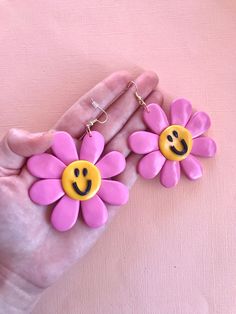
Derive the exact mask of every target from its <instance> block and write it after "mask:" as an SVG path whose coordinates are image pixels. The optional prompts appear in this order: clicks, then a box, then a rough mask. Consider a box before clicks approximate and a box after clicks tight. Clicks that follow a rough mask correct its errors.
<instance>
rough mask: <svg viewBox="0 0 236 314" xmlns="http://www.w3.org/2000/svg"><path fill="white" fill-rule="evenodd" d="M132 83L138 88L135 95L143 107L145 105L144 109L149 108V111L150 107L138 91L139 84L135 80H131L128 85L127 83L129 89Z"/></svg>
mask: <svg viewBox="0 0 236 314" xmlns="http://www.w3.org/2000/svg"><path fill="white" fill-rule="evenodd" d="M132 85H134V87H135V89H136V91H135V93H134V95H135V97H136V99H137V101H138V103H139V105H140V106H142V107H144V109H145V110H147V112H149V110H148V107H147V104H146V103H145V101H144V100H143V98H142V96H140V95H139V93H138V86H137V84H136V83H135V82H134V81H130V82H129V83H128V85H127V89H129V88H130V87H131V86H132Z"/></svg>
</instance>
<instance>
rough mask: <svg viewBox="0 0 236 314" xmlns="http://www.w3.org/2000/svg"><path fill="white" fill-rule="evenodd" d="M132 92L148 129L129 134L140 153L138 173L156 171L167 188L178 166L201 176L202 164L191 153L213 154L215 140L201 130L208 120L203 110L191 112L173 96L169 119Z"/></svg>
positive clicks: (148, 175) (150, 175)
mask: <svg viewBox="0 0 236 314" xmlns="http://www.w3.org/2000/svg"><path fill="white" fill-rule="evenodd" d="M130 84H134V85H135V88H136V92H135V96H136V98H137V100H138V102H139V104H140V105H142V106H143V107H144V112H143V119H144V122H145V124H146V125H147V128H148V129H149V131H137V132H134V133H132V134H131V135H130V136H129V139H128V142H129V146H130V148H131V150H132V151H133V152H135V153H137V154H141V155H144V156H143V157H142V158H141V160H140V162H139V164H138V173H139V174H140V175H141V176H142V177H143V178H145V179H152V178H154V177H155V176H157V175H158V174H159V173H160V182H161V184H162V185H163V186H165V187H167V188H170V187H173V186H175V185H176V184H177V183H178V182H179V179H180V170H181V169H182V170H183V172H184V173H185V175H186V176H187V178H189V179H190V180H196V179H198V178H200V177H201V176H202V166H201V164H200V162H199V161H198V160H197V158H196V157H195V156H200V157H213V156H214V155H215V153H216V144H215V142H214V141H213V140H212V139H211V138H209V137H206V136H203V133H204V132H205V131H206V130H208V129H209V127H210V125H211V122H210V118H209V116H208V115H207V114H206V113H205V112H196V113H194V114H193V113H192V105H191V103H190V102H189V101H188V100H186V99H177V100H175V101H173V103H172V104H171V106H170V121H169V120H168V118H167V116H166V114H165V112H164V111H163V110H162V108H161V107H160V106H159V105H158V104H155V103H151V104H149V105H146V103H145V102H144V101H143V99H142V97H141V96H140V95H139V94H138V92H137V86H136V84H135V82H131V83H130Z"/></svg>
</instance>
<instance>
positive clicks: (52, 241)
mask: <svg viewBox="0 0 236 314" xmlns="http://www.w3.org/2000/svg"><path fill="white" fill-rule="evenodd" d="M129 80H130V77H129V75H128V74H127V73H125V72H118V73H115V74H113V75H111V76H110V77H108V78H107V79H106V80H105V81H103V82H101V83H100V84H98V85H97V86H96V87H95V88H93V89H92V90H91V91H90V92H89V93H88V94H86V95H84V96H83V97H81V98H80V100H79V101H78V102H77V103H76V104H75V105H73V106H72V107H71V108H70V109H69V110H68V111H67V112H66V113H65V114H64V116H63V117H62V118H61V119H60V120H59V121H58V123H57V124H56V126H55V127H54V128H55V129H56V130H64V131H67V132H68V133H70V134H71V135H72V136H73V137H74V138H79V137H80V136H81V135H82V133H83V132H84V124H85V123H86V122H87V121H88V120H90V119H91V118H93V117H94V115H96V114H98V112H95V111H94V109H93V108H91V106H90V97H92V98H94V99H95V100H96V101H97V102H98V103H99V104H100V105H101V106H102V107H103V108H106V110H107V112H108V114H109V121H108V122H107V123H106V124H103V125H100V124H97V125H95V126H94V127H93V129H94V130H98V131H99V132H101V133H102V134H103V135H104V137H105V141H106V146H105V150H104V152H108V151H111V150H118V151H120V152H122V153H123V154H124V155H125V156H126V157H127V167H126V170H125V171H124V172H123V173H122V174H121V175H120V176H119V180H120V181H122V182H124V183H125V184H126V185H128V186H129V187H131V185H132V184H133V183H134V181H135V180H136V171H135V167H136V163H137V157H136V156H134V155H132V154H130V151H129V148H128V146H127V136H128V135H129V134H130V133H131V132H133V131H135V130H137V129H145V126H144V124H143V123H142V119H141V113H142V111H141V110H137V103H136V100H135V98H134V96H133V91H132V90H129V91H128V92H126V93H125V94H124V95H122V96H121V97H119V98H118V99H117V97H118V96H119V95H120V94H121V93H122V91H123V90H124V89H125V87H126V86H127V83H128V81H129ZM137 84H138V86H139V90H140V94H141V95H143V97H144V98H146V97H149V99H148V100H147V102H158V103H160V102H161V95H160V94H159V93H158V92H153V90H154V89H155V87H156V85H157V78H156V75H155V74H154V73H150V72H145V73H143V74H142V75H141V76H140V77H139V78H138V79H137ZM114 99H117V100H115V101H114ZM113 101H114V102H113ZM111 103H112V105H110V106H109V104H111ZM16 146H17V144H16ZM2 168H4V167H2ZM7 168H9V167H7ZM0 173H1V172H0ZM34 180H35V179H34V178H33V177H32V176H31V175H30V174H29V173H28V171H27V170H26V168H25V166H23V168H21V169H20V170H19V169H16V167H15V169H14V167H12V170H9V169H5V172H4V171H2V175H0V191H1V192H0V255H1V264H2V265H3V266H4V267H6V268H8V269H9V270H10V271H13V272H15V273H17V274H18V275H20V276H21V277H23V278H24V279H26V280H27V281H29V282H31V283H32V284H33V285H35V286H38V287H46V286H48V285H50V284H51V283H53V282H54V281H55V280H56V279H57V278H58V277H59V276H60V275H61V274H62V273H63V272H64V271H65V270H66V269H67V268H68V267H69V266H70V265H71V264H73V263H74V262H76V261H77V260H78V259H79V258H80V257H81V256H82V255H84V254H85V252H86V251H87V250H88V249H89V248H90V247H91V246H92V245H93V243H94V242H95V241H96V239H97V238H98V237H99V235H100V234H101V233H102V232H103V230H104V228H105V227H101V228H98V229H90V228H88V227H87V226H86V225H85V224H84V223H83V222H82V221H81V220H80V219H79V220H78V223H77V224H76V225H75V226H74V227H73V228H72V229H71V230H70V231H67V232H65V233H59V232H57V231H55V230H54V229H53V228H52V227H51V225H50V223H49V217H50V208H48V207H42V206H39V205H35V204H34V203H32V202H31V200H30V199H29V197H28V189H29V187H30V186H31V184H32V182H33V181H34ZM108 210H109V220H110V219H111V217H112V216H113V215H114V214H115V212H116V211H117V208H116V207H114V206H113V207H111V206H110V207H108ZM46 221H47V223H46Z"/></svg>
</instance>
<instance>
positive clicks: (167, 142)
mask: <svg viewBox="0 0 236 314" xmlns="http://www.w3.org/2000/svg"><path fill="white" fill-rule="evenodd" d="M192 145H193V143H192V135H191V133H190V132H189V131H188V130H187V129H186V128H184V127H183V126H181V125H171V126H169V127H168V128H166V129H165V130H164V131H163V132H162V133H161V135H160V137H159V148H160V151H161V153H162V154H163V155H164V156H165V157H166V159H169V160H176V161H180V160H183V159H185V158H186V157H187V156H188V155H189V154H190V152H191V149H192Z"/></svg>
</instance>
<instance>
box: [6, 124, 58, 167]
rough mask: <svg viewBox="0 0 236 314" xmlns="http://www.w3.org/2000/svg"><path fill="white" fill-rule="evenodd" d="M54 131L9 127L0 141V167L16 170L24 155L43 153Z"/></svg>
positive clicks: (22, 161) (22, 163) (48, 145)
mask: <svg viewBox="0 0 236 314" xmlns="http://www.w3.org/2000/svg"><path fill="white" fill-rule="evenodd" d="M53 134H54V131H48V132H43V133H30V132H27V131H24V130H20V129H10V130H9V131H8V132H7V134H6V135H5V136H4V137H3V139H2V140H1V141H0V167H2V168H5V169H9V170H18V169H20V168H21V167H22V166H23V165H24V163H25V159H26V157H30V156H32V155H35V154H41V153H44V152H45V151H46V150H47V149H49V148H50V146H51V145H52V141H53Z"/></svg>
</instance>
